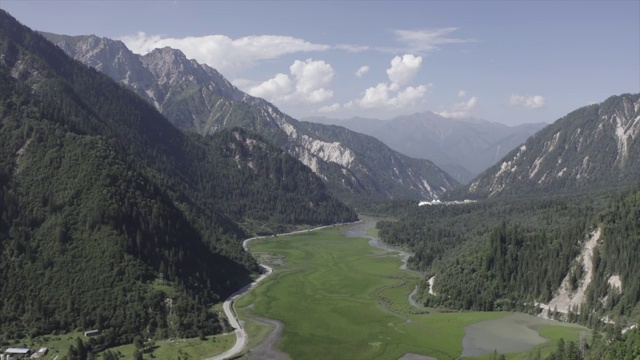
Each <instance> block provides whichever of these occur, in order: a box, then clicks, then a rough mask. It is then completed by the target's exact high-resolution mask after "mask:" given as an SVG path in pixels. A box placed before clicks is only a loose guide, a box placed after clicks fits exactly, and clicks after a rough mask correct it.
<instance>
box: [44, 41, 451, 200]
mask: <svg viewBox="0 0 640 360" xmlns="http://www.w3.org/2000/svg"><path fill="white" fill-rule="evenodd" d="M44 35H45V36H46V37H47V38H49V39H50V40H51V41H53V42H54V43H56V44H57V45H58V46H60V47H61V48H62V49H63V50H65V51H66V52H67V53H68V54H69V55H70V56H73V57H74V58H76V59H77V60H80V61H82V62H84V63H85V64H87V65H89V66H92V67H94V68H96V69H98V70H100V71H103V72H104V73H105V74H107V75H109V76H110V77H112V78H113V79H114V80H116V81H118V82H120V83H122V84H124V85H125V86H127V87H129V88H131V89H133V90H134V91H135V92H136V93H137V94H138V95H140V96H142V97H143V98H145V99H147V100H148V101H149V102H150V103H152V104H154V106H155V107H156V108H157V109H158V110H160V111H161V112H162V113H163V114H164V115H165V116H167V118H169V120H170V121H172V122H173V123H174V124H175V125H176V126H178V127H180V128H181V129H184V130H187V131H193V132H198V133H201V134H211V133H215V132H217V131H220V130H221V129H223V128H227V127H234V126H239V127H242V128H246V129H249V130H252V131H255V132H257V133H259V134H261V135H263V136H264V137H265V138H267V139H268V140H269V141H271V142H273V143H274V144H276V145H277V146H279V147H281V148H283V149H285V150H286V151H287V152H289V153H290V154H291V155H293V156H295V157H296V158H298V159H299V160H300V161H302V162H303V163H304V164H305V165H307V166H308V167H309V168H311V169H312V170H313V171H314V172H315V173H316V174H318V175H319V176H320V177H321V178H322V179H323V180H325V182H326V183H327V186H328V187H329V188H330V189H331V190H332V192H333V193H334V194H337V195H339V196H340V197H341V198H343V199H345V200H347V201H350V202H351V203H353V204H359V203H365V202H367V201H371V200H385V199H394V198H411V199H435V198H438V197H439V196H441V195H442V194H443V193H444V192H445V191H447V190H450V189H452V188H454V187H456V186H457V185H458V183H457V181H456V180H454V179H453V178H451V177H450V176H449V175H448V174H446V172H444V171H442V170H441V169H439V168H438V167H437V166H435V165H434V164H433V163H431V162H430V161H427V160H416V159H411V158H409V157H407V156H405V155H401V154H398V153H396V152H394V151H391V150H389V149H386V146H385V145H384V144H383V143H381V142H380V141H378V140H376V139H374V138H372V137H367V136H361V135H359V134H355V133H353V132H352V131H350V130H347V129H344V128H334V129H332V130H331V131H328V130H327V131H324V132H323V133H324V136H323V138H322V139H319V138H318V137H317V136H318V131H319V129H317V128H315V127H313V126H308V125H305V124H304V122H300V121H297V120H295V119H293V118H291V117H290V116H288V115H286V114H284V113H282V112H281V111H280V110H279V109H278V108H277V107H275V106H274V105H272V104H270V103H269V102H267V101H265V100H263V99H260V98H255V97H252V96H250V95H248V94H246V93H244V92H242V91H240V90H239V89H237V88H236V87H235V86H233V85H232V84H231V83H229V82H228V81H227V80H226V79H225V78H224V77H223V76H222V75H221V74H220V73H218V72H217V71H216V70H215V69H213V68H211V67H209V66H207V65H206V64H199V63H197V62H196V61H195V60H188V59H187V58H186V57H185V56H184V54H183V53H182V52H180V51H179V50H174V49H170V48H163V49H155V50H153V51H151V52H150V53H148V54H146V55H142V56H140V55H136V54H133V53H132V52H131V51H129V50H128V49H127V48H126V46H125V45H124V44H123V43H122V42H120V41H115V40H111V39H108V38H99V37H96V36H93V35H91V36H76V37H70V36H62V35H54V34H46V33H45V34H44ZM352 142H354V143H352ZM365 147H366V148H369V149H371V148H375V149H376V150H375V151H374V152H373V153H372V152H365V151H361V150H362V149H363V148H365ZM359 149H360V150H359ZM372 154H378V155H382V154H384V157H383V158H380V157H375V156H373V155H372ZM374 169H375V170H374Z"/></svg>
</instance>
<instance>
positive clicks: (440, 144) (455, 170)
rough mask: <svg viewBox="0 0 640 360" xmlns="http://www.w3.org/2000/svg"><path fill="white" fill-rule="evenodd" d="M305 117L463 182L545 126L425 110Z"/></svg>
mask: <svg viewBox="0 0 640 360" xmlns="http://www.w3.org/2000/svg"><path fill="white" fill-rule="evenodd" d="M306 120H308V121H312V122H317V123H322V124H333V125H340V126H344V127H346V128H347V129H350V130H353V131H357V132H360V133H363V134H367V135H371V136H373V137H375V138H376V139H380V140H381V141H382V142H384V143H385V144H386V145H387V146H389V147H390V148H392V149H394V150H396V151H399V152H400V153H402V154H405V155H408V156H412V157H415V158H419V159H429V160H431V161H433V162H434V163H435V164H436V165H438V166H439V167H440V168H442V169H444V170H445V171H446V172H447V173H449V174H451V175H452V176H453V177H454V178H455V179H456V180H458V181H459V182H461V183H465V184H467V183H469V182H470V181H471V180H473V178H474V177H476V176H477V175H478V174H480V173H481V172H483V171H484V170H486V169H488V168H489V167H490V166H492V165H493V164H495V163H496V162H497V161H498V160H500V159H501V158H502V157H503V156H504V155H506V154H507V153H508V152H509V151H511V150H513V149H515V148H516V147H517V146H519V145H521V144H522V143H523V142H524V141H525V140H526V139H527V138H528V137H529V136H531V135H533V134H535V133H536V132H537V131H538V130H540V129H542V128H543V127H544V126H545V125H546V124H544V123H537V124H522V125H517V126H507V125H504V124H500V123H495V122H489V121H486V120H481V119H473V118H463V119H453V118H445V117H442V116H440V115H437V114H434V113H432V112H428V111H427V112H422V113H415V114H411V115H403V116H397V117H395V118H393V119H389V120H378V119H365V118H357V117H356V118H351V119H344V120H337V119H329V118H321V117H320V118H309V119H306Z"/></svg>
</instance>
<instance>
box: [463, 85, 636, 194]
mask: <svg viewBox="0 0 640 360" xmlns="http://www.w3.org/2000/svg"><path fill="white" fill-rule="evenodd" d="M638 179H640V94H624V95H619V96H612V97H610V98H608V99H607V100H605V101H604V102H602V103H600V104H593V105H589V106H585V107H582V108H580V109H577V110H575V111H573V112H571V113H569V114H568V115H566V116H565V117H563V118H561V119H559V120H557V121H556V122H554V123H553V124H551V125H549V126H547V127H545V128H544V129H543V130H541V131H539V132H538V133H537V134H536V135H534V136H532V137H531V138H529V139H528V140H527V141H526V142H525V144H524V145H522V146H520V147H519V148H517V149H515V150H513V151H511V152H510V153H509V154H507V155H506V156H505V157H504V158H503V159H502V160H501V161H500V162H499V163H497V164H496V165H494V166H493V167H491V168H489V169H488V170H487V171H485V172H484V173H483V174H481V175H480V176H479V177H478V178H476V179H475V180H474V181H473V182H472V183H471V184H469V186H467V187H466V188H465V189H464V190H463V191H460V192H456V194H460V193H463V195H460V196H471V197H474V198H483V197H494V196H504V195H515V194H521V195H522V194H547V193H563V192H581V191H588V190H595V189H599V190H602V189H611V188H618V187H622V186H626V185H628V184H633V183H637V182H638ZM453 196H458V195H453Z"/></svg>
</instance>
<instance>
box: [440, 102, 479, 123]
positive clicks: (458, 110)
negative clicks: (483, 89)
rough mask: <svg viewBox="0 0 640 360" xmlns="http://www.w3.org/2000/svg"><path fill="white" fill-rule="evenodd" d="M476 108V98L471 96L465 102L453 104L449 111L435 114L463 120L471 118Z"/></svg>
mask: <svg viewBox="0 0 640 360" xmlns="http://www.w3.org/2000/svg"><path fill="white" fill-rule="evenodd" d="M477 107H478V97H476V96H472V97H471V98H469V99H468V100H466V101H461V102H459V103H455V104H454V105H453V106H452V107H451V109H448V110H443V111H440V112H437V114H438V115H440V116H443V117H446V118H455V119H460V118H465V117H469V116H471V114H472V113H473V111H474V110H475V109H476V108H477Z"/></svg>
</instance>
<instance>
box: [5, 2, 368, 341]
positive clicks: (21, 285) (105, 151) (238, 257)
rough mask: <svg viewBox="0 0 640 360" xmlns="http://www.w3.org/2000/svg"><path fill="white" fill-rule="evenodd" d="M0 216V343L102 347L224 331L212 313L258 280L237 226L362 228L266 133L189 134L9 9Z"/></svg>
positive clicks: (256, 268) (7, 15) (348, 209)
mask: <svg viewBox="0 0 640 360" xmlns="http://www.w3.org/2000/svg"><path fill="white" fill-rule="evenodd" d="M0 203H1V204H2V205H1V206H0V279H2V281H0V286H1V287H2V290H3V294H4V295H3V297H2V299H0V334H1V335H0V336H2V337H4V338H5V339H9V338H13V335H7V334H29V335H30V336H38V335H41V334H46V333H51V331H54V330H56V331H60V330H72V329H77V328H87V327H91V328H95V327H99V328H102V329H104V330H105V331H104V334H105V336H103V337H100V338H99V340H98V341H97V342H96V343H95V344H96V345H97V344H98V343H99V344H102V345H114V344H122V343H127V342H129V343H130V342H131V341H132V340H133V337H134V336H135V335H136V334H141V333H146V334H148V335H149V336H155V331H156V330H157V329H159V330H162V331H165V330H166V331H167V332H163V333H162V334H164V335H162V334H158V336H160V337H168V336H189V337H191V336H197V335H198V332H202V333H206V334H213V333H216V332H219V331H221V330H222V324H223V323H222V321H221V320H220V319H219V318H218V315H217V314H215V313H213V312H208V309H209V308H210V306H211V304H212V303H213V302H216V301H219V300H221V299H223V298H225V297H227V296H228V295H230V294H231V293H232V292H234V291H236V290H237V289H238V288H239V287H241V286H243V285H245V284H247V283H249V282H250V281H251V277H250V275H252V273H256V272H258V271H259V268H258V265H257V264H256V262H255V260H254V259H253V258H252V256H251V255H250V254H249V253H247V252H246V251H244V249H243V248H242V242H241V241H240V239H241V238H245V237H247V236H248V235H249V234H248V233H247V231H245V230H244V229H242V228H241V227H240V226H239V225H238V222H241V221H242V222H244V221H251V222H254V223H262V222H268V225H269V226H273V227H279V226H286V225H292V224H310V225H311V224H317V225H320V224H324V225H326V224H332V223H336V222H344V221H353V220H355V219H356V214H355V213H354V212H353V211H352V210H351V209H350V208H349V207H347V206H346V205H344V204H342V203H341V202H339V201H337V200H336V199H335V198H332V197H331V196H330V195H329V194H328V192H327V191H326V186H325V184H324V182H322V181H321V179H319V178H318V177H317V176H316V175H315V174H313V172H311V171H310V170H309V169H307V168H306V167H305V166H303V165H302V164H300V162H299V161H298V160H297V159H295V158H293V157H292V156H290V155H288V154H287V153H285V152H284V151H282V150H281V149H279V148H277V147H274V146H273V145H272V144H270V143H269V142H267V141H265V140H264V139H263V138H262V137H261V136H259V135H257V134H254V133H249V132H247V131H245V130H243V129H225V130H224V131H221V132H218V133H216V134H214V135H209V136H201V135H198V134H187V133H184V132H182V131H180V130H179V129H177V128H176V127H175V126H174V125H172V124H171V123H170V122H169V121H168V120H167V119H166V118H164V117H163V116H162V115H161V114H160V113H159V112H158V111H157V110H156V109H155V108H154V107H153V106H151V105H150V104H149V103H147V102H146V101H144V100H143V99H141V98H140V97H139V96H136V95H135V94H134V93H133V92H131V91H130V90H128V89H126V88H124V87H123V86H121V85H119V84H117V83H116V82H114V81H113V80H112V79H111V78H109V77H107V76H106V75H104V74H102V73H100V72H98V71H96V70H95V69H92V68H89V67H87V66H85V65H83V64H81V63H80V62H78V61H75V60H73V59H72V58H70V57H69V56H67V55H66V54H65V53H64V52H63V51H62V50H61V49H59V48H58V47H56V46H54V45H53V44H51V43H50V42H49V41H48V40H46V39H44V38H43V37H42V36H41V35H39V34H37V33H35V32H33V31H32V30H30V29H28V28H27V27H25V26H23V25H22V24H20V23H19V22H17V21H16V20H15V19H14V18H12V17H11V16H10V15H9V14H7V13H6V12H5V11H3V10H0ZM275 231H280V229H279V228H276V229H275ZM158 285H160V286H159V287H158ZM167 299H168V300H170V301H171V303H172V304H174V305H176V307H175V308H173V309H172V314H173V315H175V316H176V318H175V321H176V324H175V325H176V326H171V329H168V324H167V322H166V321H163V319H164V320H166V317H165V315H167V314H166V313H165V311H166V310H167V303H166V300H167ZM125 307H126V308H127V311H126V312H123V311H122V309H123V308H125ZM16 336H17V338H18V339H19V338H22V335H16Z"/></svg>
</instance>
